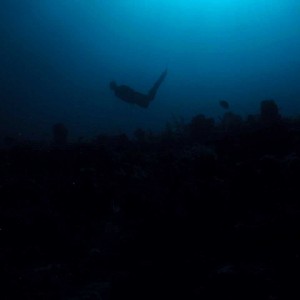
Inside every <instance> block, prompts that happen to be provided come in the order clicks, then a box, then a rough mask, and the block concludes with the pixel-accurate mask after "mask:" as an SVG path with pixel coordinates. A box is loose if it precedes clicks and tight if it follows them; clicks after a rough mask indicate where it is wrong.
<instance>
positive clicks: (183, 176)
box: [0, 100, 300, 300]
mask: <svg viewBox="0 0 300 300" xmlns="http://www.w3.org/2000/svg"><path fill="white" fill-rule="evenodd" d="M299 124H300V122H299V118H283V117H282V116H280V114H279V112H278V108H277V105H276V103H275V102H274V101H273V100H267V101H263V102H262V103H261V108H260V113H259V114H258V115H249V116H248V117H247V118H245V119H244V118H242V117H241V116H239V115H237V114H235V113H233V112H229V111H226V112H225V114H224V116H223V117H222V118H221V119H220V120H219V121H218V122H216V121H215V120H213V119H211V118H209V117H207V116H205V115H203V114H199V115H196V116H195V117H194V118H193V119H192V120H191V121H190V122H187V123H185V122H183V120H182V119H180V118H177V119H174V120H173V121H172V122H169V124H168V125H167V126H166V130H165V131H164V132H162V133H161V134H154V133H152V132H149V131H145V130H144V129H137V130H136V131H135V133H134V137H133V138H132V139H130V138H128V137H127V136H126V135H125V134H121V135H117V136H107V135H101V136H98V137H96V138H95V139H94V140H93V141H90V142H82V141H78V142H76V143H70V142H68V130H67V129H66V128H65V126H64V125H63V124H62V123H60V124H56V125H54V126H53V142H54V143H51V144H50V145H48V146H47V145H44V144H43V145H39V144H37V143H35V144H33V143H30V142H27V143H17V142H16V141H15V140H14V139H12V138H9V137H7V138H5V142H6V144H7V145H9V147H3V148H2V149H0V166H1V167H0V240H1V244H0V264H1V284H2V288H1V293H2V295H3V296H2V297H1V299H30V300H33V299H111V300H117V299H175V297H176V298H181V299H283V298H284V299H296V298H298V294H299V292H298V282H297V280H296V277H295V274H297V273H298V268H299V255H300V243H299V232H300V203H299V200H298V198H299V196H298V195H299V189H300V187H299V174H300V126H299ZM57 145H64V147H57ZM283 295H284V297H283Z"/></svg>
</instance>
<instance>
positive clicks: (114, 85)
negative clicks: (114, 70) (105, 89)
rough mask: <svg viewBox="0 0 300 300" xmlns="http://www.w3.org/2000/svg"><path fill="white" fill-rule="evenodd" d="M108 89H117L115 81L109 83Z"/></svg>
mask: <svg viewBox="0 0 300 300" xmlns="http://www.w3.org/2000/svg"><path fill="white" fill-rule="evenodd" d="M109 87H110V88H111V89H112V90H113V91H114V90H115V89H116V88H117V84H116V82H115V81H111V82H110V84H109Z"/></svg>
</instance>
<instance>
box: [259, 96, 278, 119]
mask: <svg viewBox="0 0 300 300" xmlns="http://www.w3.org/2000/svg"><path fill="white" fill-rule="evenodd" d="M260 118H261V121H262V122H263V123H264V124H274V123H276V122H278V121H279V120H280V119H281V116H280V114H279V111H278V106H277V104H276V102H275V101H274V100H264V101H262V102H261V103H260Z"/></svg>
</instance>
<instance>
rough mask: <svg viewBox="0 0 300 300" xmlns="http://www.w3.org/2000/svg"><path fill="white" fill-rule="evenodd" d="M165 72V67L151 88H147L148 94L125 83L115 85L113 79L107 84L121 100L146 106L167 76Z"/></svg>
mask: <svg viewBox="0 0 300 300" xmlns="http://www.w3.org/2000/svg"><path fill="white" fill-rule="evenodd" d="M167 73H168V71H167V69H166V70H165V71H163V72H162V74H161V75H160V77H159V78H158V79H157V81H155V83H154V84H153V86H152V88H151V89H150V90H149V92H148V94H142V93H140V92H137V91H135V90H134V89H132V88H130V87H129V86H127V85H117V84H116V82H115V81H111V82H110V85H109V86H110V88H111V89H112V90H113V91H114V93H115V96H116V97H118V98H120V99H121V100H123V101H125V102H127V103H132V104H137V105H139V106H140V107H143V108H147V107H148V106H149V104H150V102H151V101H152V100H153V99H154V98H155V96H156V93H157V91H158V89H159V87H160V85H161V84H162V82H163V81H164V79H165V78H166V76H167Z"/></svg>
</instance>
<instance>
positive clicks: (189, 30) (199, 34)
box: [0, 0, 300, 139]
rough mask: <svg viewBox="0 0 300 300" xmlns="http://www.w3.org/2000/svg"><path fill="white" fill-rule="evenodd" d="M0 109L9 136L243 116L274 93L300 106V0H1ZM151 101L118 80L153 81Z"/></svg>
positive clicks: (286, 110)
mask: <svg viewBox="0 0 300 300" xmlns="http://www.w3.org/2000/svg"><path fill="white" fill-rule="evenodd" d="M0 17H1V18H0V38H1V47H0V63H1V69H0V99H1V104H0V116H1V120H2V121H1V132H0V134H1V135H2V136H3V135H6V134H9V135H14V136H17V135H21V136H24V137H30V138H37V139H48V138H49V134H50V133H49V132H50V131H51V126H52V125H53V124H54V123H56V122H63V123H64V124H66V126H67V127H68V128H69V130H70V134H71V136H74V137H76V136H86V137H91V136H95V135H97V134H99V133H113V134H116V133H120V132H126V133H129V134H131V133H132V132H133V130H134V129H135V128H137V127H141V128H144V129H152V130H159V129H161V128H164V126H165V123H166V122H167V121H168V120H170V119H171V118H172V117H173V116H176V117H179V116H181V117H183V118H184V119H185V120H186V121H189V120H190V119H191V117H192V116H194V115H195V114H196V113H204V114H206V115H208V116H211V117H214V118H216V117H218V116H219V115H221V114H222V113H223V111H222V108H221V107H220V106H219V101H220V100H224V99H225V100H226V101H228V102H229V103H230V107H231V109H232V111H234V112H237V113H239V114H242V115H246V114H248V113H256V112H257V111H258V108H259V102H260V101H261V100H264V99H269V98H272V99H275V100H276V101H277V103H278V105H279V108H280V110H281V112H282V113H283V114H298V112H299V110H300V104H299V95H300V85H299V80H300V75H299V74H300V58H299V53H300V26H299V25H300V24H299V23H300V21H299V20H300V4H299V1H295V0H285V1H283V0H243V1H234V0H186V1H179V0H173V1H159V0H152V1H146V0H132V1H121V0H102V1H101V0H89V1H85V0H43V1H38V0H22V1H18V0H3V1H1V4H0ZM166 66H168V69H169V74H168V77H167V79H166V81H165V82H164V83H163V85H162V86H161V88H160V90H159V92H158V94H157V97H156V99H155V101H154V102H153V103H151V105H150V107H149V108H148V109H146V110H145V109H141V108H139V107H137V106H133V105H128V104H126V103H124V102H122V101H121V100H119V99H117V98H115V97H114V96H113V94H112V93H111V91H110V90H109V88H108V83H109V81H110V80H112V79H114V80H116V81H117V82H118V83H120V84H128V85H129V86H131V87H133V88H135V89H137V90H139V91H142V92H144V91H147V90H148V89H149V88H150V86H151V85H152V83H153V82H154V81H155V80H156V79H157V77H158V76H159V74H160V73H161V72H162V70H163V69H165V67H166Z"/></svg>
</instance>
